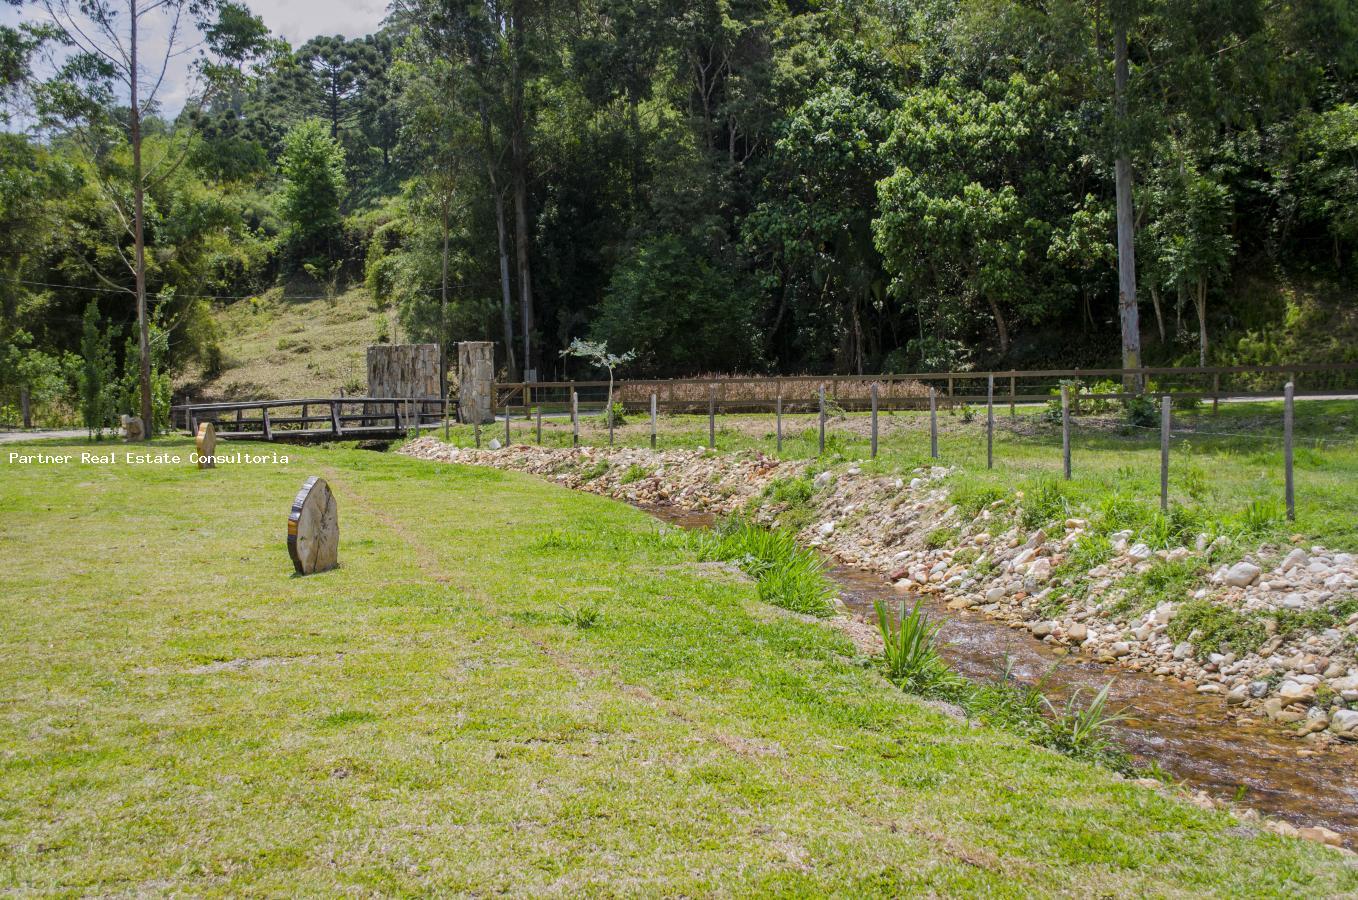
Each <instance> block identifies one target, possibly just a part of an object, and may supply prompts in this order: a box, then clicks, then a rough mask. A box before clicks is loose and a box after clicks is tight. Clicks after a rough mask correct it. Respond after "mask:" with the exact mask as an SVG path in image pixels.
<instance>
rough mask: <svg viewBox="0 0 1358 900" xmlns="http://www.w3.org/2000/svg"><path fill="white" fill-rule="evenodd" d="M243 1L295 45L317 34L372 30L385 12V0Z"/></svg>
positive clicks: (352, 34) (351, 35) (353, 33)
mask: <svg viewBox="0 0 1358 900" xmlns="http://www.w3.org/2000/svg"><path fill="white" fill-rule="evenodd" d="M245 5H246V6H249V7H250V9H252V10H254V12H255V14H256V15H257V16H259V17H261V18H262V19H263V20H264V24H265V25H267V26H269V30H270V31H272V32H273V33H274V34H277V35H281V36H283V37H285V38H287V39H288V41H289V43H291V44H292V45H293V46H294V47H296V46H298V45H300V44H304V43H306V41H307V40H309V39H310V38H313V37H315V36H316V35H318V34H342V35H344V36H345V37H347V38H356V37H362V36H363V35H365V34H371V33H372V32H374V31H376V30H377V28H378V26H379V25H381V23H382V19H384V18H385V17H386V15H387V0H245Z"/></svg>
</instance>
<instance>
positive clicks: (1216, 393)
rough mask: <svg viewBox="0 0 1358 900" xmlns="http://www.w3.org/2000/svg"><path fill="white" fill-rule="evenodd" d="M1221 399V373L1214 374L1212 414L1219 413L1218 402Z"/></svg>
mask: <svg viewBox="0 0 1358 900" xmlns="http://www.w3.org/2000/svg"><path fill="white" fill-rule="evenodd" d="M1220 400H1221V373H1220V372H1217V373H1216V374H1214V375H1213V376H1212V415H1214V416H1215V415H1216V414H1217V403H1218V402H1219V401H1220Z"/></svg>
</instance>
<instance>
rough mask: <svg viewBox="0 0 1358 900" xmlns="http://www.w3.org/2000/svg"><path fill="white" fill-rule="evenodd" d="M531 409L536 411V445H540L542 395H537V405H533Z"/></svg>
mask: <svg viewBox="0 0 1358 900" xmlns="http://www.w3.org/2000/svg"><path fill="white" fill-rule="evenodd" d="M533 410H534V412H536V413H537V418H538V446H539V447H541V446H542V397H540V396H539V397H538V405H537V406H535V407H533Z"/></svg>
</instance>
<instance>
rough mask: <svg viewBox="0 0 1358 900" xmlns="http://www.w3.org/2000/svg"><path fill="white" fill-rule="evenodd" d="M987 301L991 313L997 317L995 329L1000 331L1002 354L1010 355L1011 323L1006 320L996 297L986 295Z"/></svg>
mask: <svg viewBox="0 0 1358 900" xmlns="http://www.w3.org/2000/svg"><path fill="white" fill-rule="evenodd" d="M985 299H986V303H988V304H990V314H991V315H992V316H994V318H995V329H996V330H997V331H998V332H999V333H1000V356H1008V355H1009V325H1008V324H1007V323H1006V322H1005V321H1004V313H1003V312H1001V311H1000V305H999V304H998V303H996V302H995V298H994V297H991V296H990V295H989V294H987V295H986V298H985Z"/></svg>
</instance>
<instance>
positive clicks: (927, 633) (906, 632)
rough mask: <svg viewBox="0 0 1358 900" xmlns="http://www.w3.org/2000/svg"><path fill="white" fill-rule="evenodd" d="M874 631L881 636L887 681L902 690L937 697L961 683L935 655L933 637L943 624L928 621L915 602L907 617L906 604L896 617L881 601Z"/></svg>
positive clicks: (936, 651) (876, 604) (935, 649)
mask: <svg viewBox="0 0 1358 900" xmlns="http://www.w3.org/2000/svg"><path fill="white" fill-rule="evenodd" d="M874 607H875V608H876V611H877V630H878V632H879V633H880V634H881V636H882V644H883V650H882V660H883V666H884V668H885V670H886V676H887V678H889V679H891V680H892V681H893V682H895V683H896V684H897V685H898V686H900V688H901V689H902V690H906V691H909V692H910V693H912V694H920V695H923V696H926V697H929V696H938V695H939V694H941V693H943V692H944V691H946V690H947V689H949V688H954V687H956V686H958V685H959V684H960V683H961V680H960V679H959V677H958V676H957V675H956V674H955V673H954V672H953V671H952V670H951V669H949V668H948V666H947V664H946V663H945V662H944V661H943V657H941V656H940V655H939V653H938V647H937V646H936V645H935V644H936V638H937V637H938V631H939V629H940V628H942V627H943V623H942V622H935V621H932V620H930V618H929V616H928V615H927V614H926V613H925V612H924V608H923V607H922V606H921V605H919V604H918V603H917V604H915V606H914V607H913V608H911V610H910V614H909V615H906V612H905V603H904V602H902V603H901V605H900V611H899V614H898V615H897V616H895V617H894V621H893V617H892V615H891V607H890V604H888V603H887V602H886V601H884V600H878V601H876V603H875V604H874Z"/></svg>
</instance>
